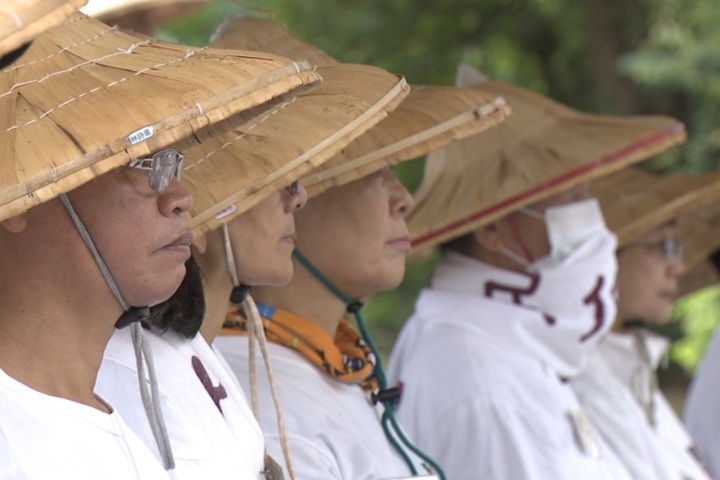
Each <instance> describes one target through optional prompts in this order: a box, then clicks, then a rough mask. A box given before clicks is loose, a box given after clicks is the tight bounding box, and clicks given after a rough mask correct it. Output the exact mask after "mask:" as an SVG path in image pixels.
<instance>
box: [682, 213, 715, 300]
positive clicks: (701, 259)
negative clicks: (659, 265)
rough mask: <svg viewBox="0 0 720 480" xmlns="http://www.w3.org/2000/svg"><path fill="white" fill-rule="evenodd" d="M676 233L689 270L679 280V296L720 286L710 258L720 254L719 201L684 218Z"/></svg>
mask: <svg viewBox="0 0 720 480" xmlns="http://www.w3.org/2000/svg"><path fill="white" fill-rule="evenodd" d="M676 232H677V233H676V234H677V237H678V238H679V239H680V241H682V242H683V244H684V245H685V253H684V256H683V261H684V263H685V268H686V269H687V270H686V272H685V273H684V274H683V276H682V277H681V278H680V295H687V294H688V293H691V292H694V291H697V290H700V289H702V288H705V287H707V286H710V285H715V284H718V283H720V270H719V269H718V267H717V266H715V264H713V262H712V261H711V260H708V258H709V257H710V256H712V255H717V254H718V251H720V201H715V202H713V203H709V204H707V205H705V206H703V207H700V208H698V209H696V210H693V211H692V212H690V213H688V214H685V215H683V216H682V217H680V219H679V220H678V223H677V226H676Z"/></svg>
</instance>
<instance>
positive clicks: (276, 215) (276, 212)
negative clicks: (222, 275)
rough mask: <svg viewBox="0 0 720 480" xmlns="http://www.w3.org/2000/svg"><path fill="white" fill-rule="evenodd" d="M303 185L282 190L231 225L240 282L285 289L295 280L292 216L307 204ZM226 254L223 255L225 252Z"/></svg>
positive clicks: (232, 242)
mask: <svg viewBox="0 0 720 480" xmlns="http://www.w3.org/2000/svg"><path fill="white" fill-rule="evenodd" d="M306 201H307V192H306V191H305V189H304V188H303V187H302V185H298V184H293V185H292V186H291V187H288V188H282V189H280V190H278V191H277V192H275V193H273V194H272V195H270V196H269V197H267V198H265V199H264V200H263V201H261V202H260V203H258V204H257V205H255V206H254V207H252V208H251V209H249V210H248V211H247V212H244V213H243V214H241V215H238V216H237V217H236V218H234V219H233V220H232V221H231V222H230V223H229V224H228V231H229V234H230V242H231V244H232V249H233V256H234V257H235V267H236V269H237V273H238V277H239V280H240V283H242V284H243V285H252V286H276V287H279V286H283V285H287V283H288V282H290V280H291V279H292V274H293V263H292V257H291V256H292V252H293V249H294V248H295V221H294V218H293V214H294V213H295V212H296V211H297V210H298V209H300V208H302V207H303V205H305V202H306ZM223 255H224V252H223Z"/></svg>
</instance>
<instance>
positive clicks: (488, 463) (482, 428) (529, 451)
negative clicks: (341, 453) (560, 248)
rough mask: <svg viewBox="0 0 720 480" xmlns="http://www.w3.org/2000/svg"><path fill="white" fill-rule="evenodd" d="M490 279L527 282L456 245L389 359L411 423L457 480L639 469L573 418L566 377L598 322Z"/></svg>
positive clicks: (525, 479) (575, 408)
mask: <svg viewBox="0 0 720 480" xmlns="http://www.w3.org/2000/svg"><path fill="white" fill-rule="evenodd" d="M611 273H612V272H611ZM490 282H494V283H500V284H503V285H508V286H513V287H516V288H518V289H525V290H528V288H527V286H528V284H529V279H528V276H527V275H524V274H516V273H513V272H509V271H506V270H500V269H497V268H493V267H491V266H489V265H487V264H485V263H482V262H479V261H477V260H474V259H471V258H469V257H465V256H462V255H459V254H453V253H450V254H448V255H446V257H445V258H444V259H443V260H442V261H441V262H440V263H439V264H438V266H437V267H436V269H435V272H434V276H433V280H432V288H428V289H425V290H424V291H423V292H422V293H421V294H420V297H419V299H418V301H417V303H416V305H415V313H414V315H413V316H412V317H411V318H410V320H409V321H408V322H407V323H406V325H405V327H404V328H403V330H402V332H401V334H400V336H399V338H398V340H397V342H396V344H395V348H394V349H393V352H392V356H391V359H390V368H389V375H390V381H391V383H392V382H396V381H400V382H402V384H403V396H402V399H401V400H400V405H399V409H398V415H399V419H400V421H401V423H402V424H403V425H404V426H405V428H406V429H407V430H408V432H409V434H410V435H411V436H412V437H413V438H415V439H417V443H418V446H419V447H420V448H421V449H423V450H424V451H425V452H426V453H428V454H429V455H430V456H431V457H433V458H435V459H436V460H437V461H438V462H439V463H440V465H441V466H442V467H443V469H444V470H445V473H446V474H447V475H448V479H450V480H464V479H470V478H473V479H475V478H477V479H488V480H492V479H511V480H548V479H553V480H570V479H571V480H577V479H583V480H591V479H608V480H609V479H612V480H620V479H629V478H630V477H629V476H628V475H627V472H625V470H624V469H623V468H622V466H621V465H620V464H619V462H618V460H617V459H616V458H615V457H614V456H613V455H612V453H611V452H610V451H609V450H608V449H607V448H606V446H605V445H603V443H602V440H601V439H599V438H598V437H597V436H596V435H593V434H592V433H589V434H588V435H586V436H585V437H581V435H580V427H581V426H582V422H578V421H576V420H573V416H572V415H573V414H576V415H577V416H581V413H580V412H581V407H580V405H579V404H578V401H577V399H576V397H575V394H574V392H573V391H572V389H571V388H570V386H569V384H568V383H567V382H566V381H565V380H563V378H567V377H570V376H572V375H575V374H577V372H578V371H579V370H580V368H581V367H582V365H583V362H584V359H585V357H586V355H587V353H588V350H589V349H591V348H593V344H592V342H582V341H579V339H580V338H581V337H582V336H583V335H582V332H584V331H586V329H587V328H588V325H581V324H580V323H582V322H579V321H578V322H575V321H574V320H573V319H572V318H557V319H556V322H555V323H551V322H549V321H547V319H546V318H544V316H543V314H542V312H541V311H539V310H538V308H536V307H534V306H532V305H528V306H524V305H525V304H526V303H525V302H527V304H531V303H532V302H534V301H535V300H538V299H535V300H533V299H532V298H522V299H521V302H522V303H523V305H517V304H515V303H514V302H513V301H512V297H511V296H503V295H498V296H497V297H494V298H488V297H486V296H485V294H484V293H483V292H485V287H486V286H487V285H488V283H490ZM567 297H569V296H568V295H565V297H563V298H562V300H563V301H565V302H568V305H572V302H573V301H575V300H576V299H572V298H567ZM540 300H543V299H540ZM547 300H548V299H547V298H545V299H544V300H543V302H544V303H547ZM581 303H582V302H581ZM589 430H590V432H592V429H589ZM581 438H585V439H586V441H585V443H583V442H582V441H581V440H580V439H581ZM593 448H598V449H599V453H596V454H592V453H590V451H591V450H592V449H593Z"/></svg>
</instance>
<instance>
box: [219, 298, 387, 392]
mask: <svg viewBox="0 0 720 480" xmlns="http://www.w3.org/2000/svg"><path fill="white" fill-rule="evenodd" d="M258 310H259V311H260V315H261V316H262V324H263V327H264V328H265V335H266V336H267V339H268V340H269V341H271V342H273V343H277V344H279V345H284V346H286V347H288V348H292V349H294V350H296V351H298V352H300V353H301V354H302V355H303V356H304V357H305V358H307V359H308V360H309V361H311V362H312V363H314V364H315V365H317V366H318V367H320V368H322V369H323V370H324V371H325V372H327V373H328V374H330V375H331V376H332V377H334V378H336V379H337V380H339V381H341V382H345V383H357V384H359V385H360V386H361V387H362V388H363V390H366V391H369V392H376V391H377V389H378V385H377V381H376V380H375V378H374V377H372V373H373V368H374V366H375V355H374V354H373V353H372V351H371V350H370V348H369V347H368V346H367V344H366V343H365V341H364V340H363V339H362V338H361V337H360V335H359V334H358V333H357V332H356V331H355V329H354V328H353V327H352V326H351V325H350V323H348V322H347V321H346V320H341V321H340V324H339V325H338V329H337V331H336V332H335V338H334V339H332V338H330V336H329V335H328V334H327V333H326V332H325V331H324V330H322V329H321V328H320V327H318V326H317V325H315V324H314V323H313V322H311V321H310V320H308V319H306V318H303V317H300V316H298V315H294V314H292V313H290V312H288V311H285V310H281V309H276V308H274V307H271V306H268V305H263V304H258ZM246 322H247V319H246V318H245V317H244V316H243V313H242V309H241V308H240V307H237V306H235V305H231V306H230V308H229V309H228V312H227V316H226V317H225V323H224V324H223V329H222V330H221V332H220V335H244V334H245V332H246Z"/></svg>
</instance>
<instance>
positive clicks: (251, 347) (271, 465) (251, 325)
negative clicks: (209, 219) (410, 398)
mask: <svg viewBox="0 0 720 480" xmlns="http://www.w3.org/2000/svg"><path fill="white" fill-rule="evenodd" d="M222 232H223V244H224V246H225V260H226V262H227V268H228V273H229V274H230V278H231V279H232V282H233V291H232V293H231V295H230V302H232V303H233V304H234V305H236V306H242V308H243V311H244V313H245V318H247V319H248V322H247V326H246V330H247V334H248V357H249V361H248V364H249V365H248V369H249V371H250V373H249V375H250V400H251V403H252V410H253V414H254V415H255V419H256V420H258V421H260V409H259V401H258V388H257V361H256V358H255V357H256V350H255V342H256V339H257V343H258V344H259V345H260V352H261V354H262V358H263V363H264V364H265V371H266V372H267V377H268V384H269V385H270V394H271V396H272V399H273V404H274V405H275V415H276V418H277V422H278V433H279V435H280V446H281V447H282V452H283V458H284V459H285V466H286V468H287V471H288V475H289V476H290V478H291V480H295V479H296V478H297V477H296V476H295V468H294V467H293V463H292V458H291V456H290V443H289V442H288V439H287V429H286V427H285V417H284V416H283V414H282V409H281V407H280V399H279V397H278V393H277V387H276V385H275V375H274V373H273V369H272V363H271V361H270V352H269V351H268V348H267V338H266V337H265V329H264V328H263V326H262V319H261V318H260V313H259V312H258V309H257V306H256V305H255V301H254V300H253V298H252V297H251V296H250V295H249V293H250V289H251V287H250V286H248V285H242V284H241V283H240V278H239V276H238V273H237V267H236V264H235V255H233V250H232V243H231V242H230V232H229V231H228V227H227V224H223V226H222ZM275 468H278V467H276V464H275V461H274V460H272V458H270V457H269V456H268V454H267V453H265V471H264V472H263V473H264V474H265V475H266V476H267V475H268V474H269V473H270V472H272V471H274V469H275ZM267 478H273V477H272V476H269V477H267Z"/></svg>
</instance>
